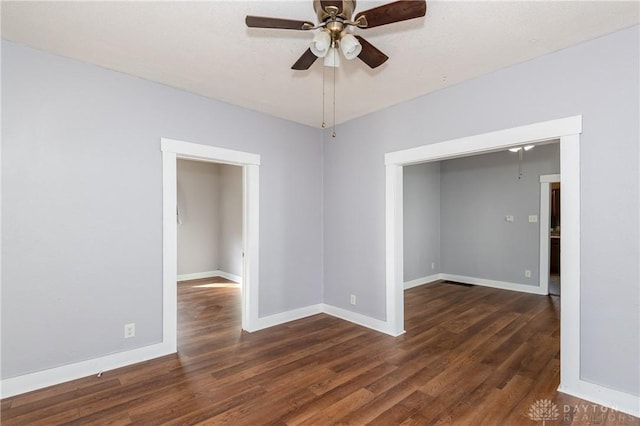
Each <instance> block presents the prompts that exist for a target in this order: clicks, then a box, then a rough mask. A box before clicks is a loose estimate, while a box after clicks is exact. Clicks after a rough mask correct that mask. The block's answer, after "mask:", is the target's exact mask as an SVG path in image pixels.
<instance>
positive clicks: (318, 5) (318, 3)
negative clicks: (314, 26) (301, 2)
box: [313, 0, 356, 22]
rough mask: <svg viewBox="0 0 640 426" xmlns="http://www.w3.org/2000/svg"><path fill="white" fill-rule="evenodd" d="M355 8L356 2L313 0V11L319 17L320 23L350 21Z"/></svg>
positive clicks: (349, 0) (351, 0)
mask: <svg viewBox="0 0 640 426" xmlns="http://www.w3.org/2000/svg"><path fill="white" fill-rule="evenodd" d="M355 8H356V0H313V9H314V10H315V11H316V14H317V16H318V22H324V21H326V20H327V19H332V20H334V19H336V18H341V19H342V20H346V21H350V20H351V16H352V15H353V11H354V10H355Z"/></svg>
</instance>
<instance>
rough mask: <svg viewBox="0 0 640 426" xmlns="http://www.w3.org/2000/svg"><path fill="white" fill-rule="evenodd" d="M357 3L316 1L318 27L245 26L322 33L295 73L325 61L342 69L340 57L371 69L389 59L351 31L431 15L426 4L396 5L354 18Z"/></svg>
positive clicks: (269, 21) (273, 21)
mask: <svg viewBox="0 0 640 426" xmlns="http://www.w3.org/2000/svg"><path fill="white" fill-rule="evenodd" d="M355 7H356V0H313V8H314V10H315V11H316V15H317V17H318V23H317V24H314V23H313V22H309V21H298V20H293V19H283V18H268V17H263V16H250V15H247V17H246V18H245V22H246V24H247V26H248V27H250V28H276V29H285V30H299V31H309V30H316V29H319V30H320V31H319V32H318V33H317V34H316V35H315V37H314V38H313V41H312V42H311V46H310V47H309V48H308V49H307V50H306V51H305V52H304V53H303V54H302V56H300V58H299V59H298V60H297V61H296V62H295V63H294V64H293V66H292V67H291V69H294V70H306V69H309V67H311V65H313V63H314V62H315V61H316V59H318V58H324V65H325V66H331V67H338V66H339V65H340V55H339V53H338V49H339V50H340V51H342V54H343V55H344V57H345V58H346V59H353V58H355V57H357V58H359V59H360V60H361V61H362V62H364V63H365V64H367V65H368V66H369V67H371V68H376V67H379V66H380V65H382V64H383V63H384V62H385V61H386V60H387V59H389V57H388V56H387V55H385V54H384V53H382V52H381V51H380V50H378V49H377V48H376V47H374V46H373V45H372V44H371V43H369V42H368V41H367V40H365V39H364V38H363V37H361V36H359V35H353V34H351V33H350V32H349V31H348V30H349V27H357V28H361V29H367V28H373V27H379V26H380V25H387V24H392V23H394V22H400V21H406V20H408V19H414V18H420V17H422V16H424V15H425V14H426V13H427V3H426V1H425V0H407V1H395V2H393V3H387V4H384V5H382V6H378V7H374V8H372V9H369V10H365V11H363V12H359V13H358V14H356V16H355V18H354V19H353V20H352V19H351V16H352V15H353V12H354V10H355Z"/></svg>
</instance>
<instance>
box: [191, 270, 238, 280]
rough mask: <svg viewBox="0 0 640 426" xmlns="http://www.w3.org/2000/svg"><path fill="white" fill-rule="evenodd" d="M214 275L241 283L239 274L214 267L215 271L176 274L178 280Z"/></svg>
mask: <svg viewBox="0 0 640 426" xmlns="http://www.w3.org/2000/svg"><path fill="white" fill-rule="evenodd" d="M214 277H222V278H226V279H228V280H231V281H234V282H237V283H242V277H241V276H240V275H234V274H230V273H228V272H225V271H221V270H219V269H216V270H215V271H205V272H194V273H192V274H182V275H178V281H188V280H199V279H202V278H214Z"/></svg>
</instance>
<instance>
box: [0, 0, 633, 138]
mask: <svg viewBox="0 0 640 426" xmlns="http://www.w3.org/2000/svg"><path fill="white" fill-rule="evenodd" d="M384 3H386V2H384V1H363V0H359V1H358V3H357V7H356V12H358V11H362V10H365V9H369V8H370V7H374V6H377V5H380V4H384ZM1 7H2V9H1V14H2V38H4V39H6V40H10V41H13V42H17V43H21V44H25V45H29V46H33V47H36V48H38V49H42V50H45V51H49V52H53V53H56V54H59V55H63V56H67V57H70V58H74V59H79V60H81V61H85V62H89V63H93V64H96V65H100V66H102V67H105V68H110V69H114V70H118V71H121V72H124V73H128V74H131V75H135V76H138V77H142V78H144V79H148V80H152V81H156V82H159V83H163V84H166V85H168V86H173V87H177V88H181V89H184V90H187V91H190V92H194V93H198V94H200V95H203V96H206V97H209V98H213V99H217V100H220V101H224V102H228V103H230V104H234V105H239V106H242V107H245V108H249V109H252V110H257V111H262V112H264V113H266V114H270V115H273V116H277V117H282V118H285V119H288V120H293V121H296V122H299V123H303V124H307V125H310V126H314V127H320V125H321V123H322V74H323V68H324V69H325V73H326V75H325V77H326V83H325V84H326V86H325V93H326V99H325V104H326V111H327V115H328V117H327V123H329V124H332V118H331V111H332V106H331V105H332V102H333V100H332V96H333V78H334V75H333V70H334V69H333V68H325V67H323V66H322V62H321V61H316V63H315V64H314V65H313V66H312V67H311V69H309V70H308V71H293V70H291V69H290V67H291V65H292V64H293V63H294V62H295V61H296V59H297V58H298V57H299V56H300V55H301V54H302V53H303V52H304V51H305V50H306V49H307V47H308V44H309V42H310V41H311V39H312V37H313V33H312V32H309V31H290V30H268V29H248V28H246V27H245V24H244V17H245V15H247V14H251V15H259V16H273V17H283V18H292V19H301V20H310V21H314V22H315V13H314V11H313V7H312V0H290V1H204V2H185V1H172V2H168V1H165V2H124V1H121V2H117V1H111V2H94V1H76V2H54V1H43V2H26V1H17V2H9V1H3V2H2V5H1ZM638 22H639V3H638V2H637V1H630V2H619V1H588V2H575V1H527V2H525V1H515V2H506V1H467V2H459V1H428V2H427V16H426V17H424V18H420V19H415V20H412V21H406V22H401V23H396V24H391V25H386V26H382V27H377V28H372V29H369V30H355V31H354V33H357V34H360V35H362V36H364V37H366V38H367V40H368V41H369V42H371V43H373V44H374V45H375V46H376V47H378V48H379V49H380V50H382V51H383V52H385V53H386V54H387V55H388V56H389V57H390V59H389V60H388V61H387V62H386V63H385V64H383V65H382V66H380V67H379V68H377V69H375V70H371V69H369V68H368V67H367V66H366V65H365V64H364V63H362V62H361V61H359V60H358V59H355V60H353V61H346V60H343V61H342V67H341V68H339V69H337V71H336V74H335V79H336V115H337V116H336V119H337V122H338V123H341V122H344V121H348V120H350V119H353V118H356V117H359V116H362V115H365V114H367V113H370V112H373V111H376V110H380V109H383V108H386V107H388V106H390V105H394V104H397V103H400V102H403V101H405V100H408V99H412V98H415V97H418V96H420V95H424V94H426V93H429V92H432V91H434V90H438V89H441V88H443V87H446V86H450V85H453V84H456V83H459V82H461V81H464V80H468V79H470V78H474V77H476V76H479V75H482V74H486V73H488V72H491V71H494V70H497V69H500V68H504V67H507V66H510V65H513V64H517V63H520V62H523V61H526V60H529V59H532V58H535V57H538V56H541V55H544V54H546V53H549V52H553V51H556V50H559V49H562V48H565V47H568V46H571V45H574V44H577V43H579V42H582V41H585V40H589V39H593V38H596V37H598V36H601V35H604V34H607V33H610V32H613V31H616V30H619V29H622V28H626V27H629V26H632V25H634V24H637V23H638Z"/></svg>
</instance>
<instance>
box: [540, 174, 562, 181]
mask: <svg viewBox="0 0 640 426" xmlns="http://www.w3.org/2000/svg"><path fill="white" fill-rule="evenodd" d="M557 182H560V174H553V175H540V183H557Z"/></svg>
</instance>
